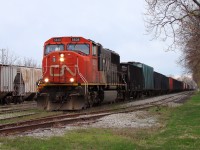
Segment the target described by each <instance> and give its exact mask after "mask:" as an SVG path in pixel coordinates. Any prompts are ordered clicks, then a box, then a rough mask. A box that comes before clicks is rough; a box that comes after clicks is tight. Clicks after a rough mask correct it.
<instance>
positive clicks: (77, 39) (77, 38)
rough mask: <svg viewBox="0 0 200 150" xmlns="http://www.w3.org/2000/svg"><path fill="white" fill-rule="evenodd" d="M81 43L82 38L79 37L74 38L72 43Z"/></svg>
mask: <svg viewBox="0 0 200 150" xmlns="http://www.w3.org/2000/svg"><path fill="white" fill-rule="evenodd" d="M79 41H80V38H79V37H73V38H72V42H79Z"/></svg>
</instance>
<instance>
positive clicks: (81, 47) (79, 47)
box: [67, 44, 90, 55]
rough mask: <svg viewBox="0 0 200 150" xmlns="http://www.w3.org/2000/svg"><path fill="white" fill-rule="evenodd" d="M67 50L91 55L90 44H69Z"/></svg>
mask: <svg viewBox="0 0 200 150" xmlns="http://www.w3.org/2000/svg"><path fill="white" fill-rule="evenodd" d="M67 50H70V51H78V52H82V53H84V54H86V55H88V54H90V46H89V44H68V45H67Z"/></svg>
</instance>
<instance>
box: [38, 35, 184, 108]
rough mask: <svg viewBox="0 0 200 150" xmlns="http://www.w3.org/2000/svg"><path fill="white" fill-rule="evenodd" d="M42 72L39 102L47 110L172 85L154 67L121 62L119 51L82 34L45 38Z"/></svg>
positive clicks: (88, 104) (147, 92)
mask: <svg viewBox="0 0 200 150" xmlns="http://www.w3.org/2000/svg"><path fill="white" fill-rule="evenodd" d="M42 71H43V78H42V80H40V82H39V84H38V94H37V104H38V107H40V108H42V109H46V110H77V109H83V108H86V107H91V106H93V105H94V104H99V103H102V102H103V101H104V102H105V101H116V100H120V99H129V98H135V97H141V96H142V95H153V94H156V93H157V94H161V93H167V92H168V91H169V84H170V83H169V78H168V77H166V76H164V75H160V74H158V73H157V74H156V73H155V72H154V70H153V68H152V67H150V66H147V65H145V64H142V63H136V62H127V63H121V64H120V56H119V54H117V53H116V52H114V51H111V50H109V49H105V48H103V47H102V45H101V44H99V43H95V42H94V41H92V40H89V39H85V38H83V37H55V38H51V39H49V40H48V41H46V42H45V44H44V56H43V60H42ZM159 75H160V76H159ZM157 76H159V78H158V79H159V80H157V78H156V77H157ZM154 83H155V85H156V88H155V87H154ZM180 84H181V85H180V87H181V89H179V90H183V83H182V82H180ZM178 86H179V85H178ZM180 87H179V88H180ZM172 91H173V89H172Z"/></svg>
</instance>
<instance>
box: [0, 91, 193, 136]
mask: <svg viewBox="0 0 200 150" xmlns="http://www.w3.org/2000/svg"><path fill="white" fill-rule="evenodd" d="M189 94H190V93H179V94H174V95H169V96H166V97H164V98H162V97H161V98H160V99H157V100H154V101H151V102H148V101H147V102H145V103H140V104H137V105H130V106H122V107H120V108H116V109H107V110H100V111H93V112H85V113H74V114H62V115H54V116H50V117H44V118H40V119H33V120H30V121H24V122H18V123H12V124H4V125H0V135H9V134H16V133H21V132H25V131H30V130H34V129H38V128H49V127H54V126H59V125H66V124H72V123H76V122H81V121H87V120H95V119H98V118H101V117H103V116H107V115H111V114H116V113H126V112H132V111H137V110H143V109H148V108H150V107H155V106H158V105H163V104H165V103H168V102H173V101H177V100H180V99H182V98H184V97H186V96H188V95H189Z"/></svg>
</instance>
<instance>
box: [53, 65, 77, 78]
mask: <svg viewBox="0 0 200 150" xmlns="http://www.w3.org/2000/svg"><path fill="white" fill-rule="evenodd" d="M76 67H77V65H75V66H74V68H75V71H74V72H72V70H71V69H69V67H68V66H67V65H62V67H61V69H60V73H59V74H55V73H54V71H53V70H54V68H59V65H51V66H50V76H52V77H53V76H54V77H60V76H64V74H65V70H67V71H68V72H69V73H70V74H71V75H72V76H76Z"/></svg>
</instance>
